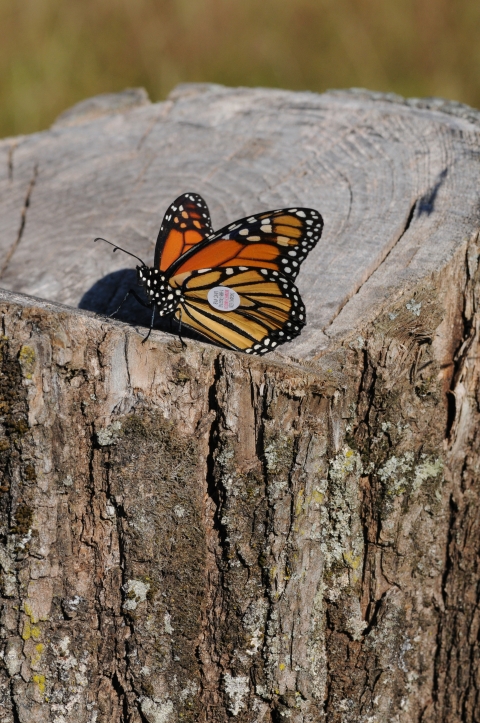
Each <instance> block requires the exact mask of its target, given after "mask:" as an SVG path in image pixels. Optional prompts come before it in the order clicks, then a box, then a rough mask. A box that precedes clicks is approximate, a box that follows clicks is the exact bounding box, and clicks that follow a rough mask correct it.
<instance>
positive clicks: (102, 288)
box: [0, 85, 480, 723]
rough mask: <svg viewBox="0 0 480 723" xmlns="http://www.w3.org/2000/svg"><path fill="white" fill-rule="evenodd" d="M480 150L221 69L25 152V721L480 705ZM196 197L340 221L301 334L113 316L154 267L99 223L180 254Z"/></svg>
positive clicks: (5, 193)
mask: <svg viewBox="0 0 480 723" xmlns="http://www.w3.org/2000/svg"><path fill="white" fill-rule="evenodd" d="M479 140H480V114H477V113H476V112H475V111H473V110H471V109H469V108H466V107H465V106H459V105H456V104H452V103H447V102H444V101H440V100H429V101H420V100H411V101H404V100H402V99H401V98H397V97H393V96H385V95H380V94H373V93H367V92H364V91H355V92H331V93H327V94H325V95H322V96H317V95H314V94H309V93H290V92H284V91H268V90H249V89H226V88H221V87H218V86H200V85H199V86H182V87H180V88H179V89H178V90H177V91H175V93H174V94H172V96H171V98H170V99H169V100H167V101H166V102H165V103H159V104H149V103H147V102H146V99H145V96H144V95H143V94H142V93H141V92H138V93H137V95H135V92H132V91H130V92H129V93H127V94H126V95H125V96H122V95H119V96H113V97H111V96H110V97H106V98H103V99H102V98H100V99H94V100H93V101H89V102H88V103H87V104H85V105H80V106H79V107H78V108H76V109H73V110H72V111H70V112H69V113H68V114H65V115H64V116H63V117H62V118H61V119H59V121H58V122H57V123H56V124H55V125H54V126H53V127H52V129H51V130H49V131H46V132H44V133H39V134H35V135H33V136H29V137H24V138H14V139H6V140H4V141H2V142H0V188H1V196H0V218H1V222H0V224H1V237H0V252H1V254H2V255H1V266H2V268H1V271H0V284H2V286H3V287H4V289H5V291H3V292H1V293H0V307H1V313H2V324H3V327H2V334H3V335H2V338H1V342H0V343H1V364H2V369H1V376H0V404H1V409H0V414H1V432H0V449H1V473H2V481H1V487H0V492H1V496H0V505H1V507H0V509H1V513H0V543H1V544H0V567H1V595H2V598H1V606H2V607H1V636H2V638H1V654H0V655H1V657H0V687H1V693H0V723H67V721H68V723H95V722H96V723H117V722H118V723H174V722H176V721H191V722H192V723H193V721H199V722H203V723H220V722H222V723H223V722H224V721H225V720H227V719H230V718H232V719H234V720H237V721H239V723H279V722H280V721H283V720H289V721H291V722H292V723H321V722H323V721H325V722H328V723H337V722H338V723H350V722H351V723H353V722H355V723H387V721H388V722H389V723H390V721H398V723H414V722H415V723H417V722H420V721H421V722H422V723H434V722H435V723H440V722H441V723H444V722H445V723H447V722H448V723H453V722H456V721H462V722H463V721H465V722H468V723H470V722H473V721H478V720H480V718H479V713H478V711H479V710H480V701H479V688H480V665H479V624H480V621H479V609H478V608H479V583H478V579H479V573H478V567H479V539H480V520H479V515H478V511H477V510H478V505H479V491H480V489H479V488H480V477H479V465H480V457H479V442H480V440H479V436H478V434H479V433H478V429H479V423H480V419H479V416H480V415H479V403H480V399H479V381H478V374H479V364H478V337H479V312H478V308H479V284H478V277H479V273H480V271H479V265H478V259H479V246H480V242H479V240H478V227H479V214H478V191H477V189H478V187H479V180H480V178H479V176H480V166H479V163H478V147H479ZM188 190H192V191H197V192H199V193H201V194H202V195H203V196H204V197H205V198H206V200H207V202H208V203H209V205H210V207H211V210H212V216H213V220H214V226H215V227H220V226H221V225H222V224H223V223H226V222H228V221H234V220H235V219H236V218H238V217H240V216H243V215H245V214H249V213H253V212H256V211H260V210H269V209H270V208H277V207H281V206H288V207H291V206H292V205H294V204H301V205H303V206H311V207H313V208H317V209H318V210H319V211H320V212H321V213H322V215H323V216H324V219H325V235H324V238H323V239H322V240H321V242H320V243H319V245H318V247H317V248H316V249H315V250H314V251H313V252H312V253H311V256H310V257H309V259H308V260H307V261H306V262H305V263H304V268H303V269H302V271H301V274H300V277H299V287H300V289H301V292H302V296H303V298H304V301H305V303H306V307H307V313H308V319H307V321H308V323H307V327H306V329H305V330H304V332H303V333H302V335H301V336H300V337H299V338H298V339H296V340H295V341H294V342H292V343H290V344H288V345H284V346H283V347H281V348H279V350H278V351H276V352H275V353H271V354H268V355H267V356H266V357H263V358H252V357H248V356H247V355H243V354H237V353H234V352H229V351H224V350H221V349H218V348H216V347H214V346H211V345H208V344H202V343H200V342H198V341H194V340H189V339H187V348H186V349H182V347H181V345H180V344H179V343H178V340H177V339H176V337H175V335H172V334H170V333H168V330H166V329H163V330H162V329H160V328H159V329H158V330H157V331H155V332H154V333H153V334H152V337H151V338H150V339H149V340H148V342H147V343H146V344H142V338H143V337H144V335H145V329H143V328H137V327H136V326H135V324H139V325H141V324H145V323H146V319H145V317H144V316H142V311H141V310H139V309H137V308H136V307H135V306H134V305H133V304H132V305H130V306H127V308H126V309H125V310H124V311H123V312H122V313H123V316H122V319H123V321H113V320H108V319H106V318H105V317H104V316H103V315H102V314H105V313H108V312H110V311H112V310H113V309H114V308H115V306H116V305H118V303H119V300H120V299H121V297H122V296H123V295H124V293H125V289H127V288H128V286H129V285H130V284H131V282H132V275H133V271H132V266H133V262H132V264H130V263H129V262H130V258H129V257H126V258H127V262H125V257H122V256H121V255H120V253H117V254H115V255H114V256H112V255H111V254H110V253H109V250H108V247H106V246H105V247H100V246H97V247H94V246H93V245H92V244H91V240H92V238H93V237H94V236H96V235H102V236H105V237H106V238H108V239H110V240H112V241H114V242H116V243H119V244H121V245H124V246H125V248H127V249H128V250H129V251H131V252H132V253H135V254H138V255H140V256H141V257H143V258H144V259H145V261H147V262H148V263H151V258H152V257H153V240H154V239H155V236H156V233H157V231H158V226H159V224H160V221H161V215H162V212H163V211H164V210H165V208H166V207H167V205H168V204H169V203H170V202H171V201H172V200H173V199H174V198H175V195H178V194H179V193H181V192H184V191H188ZM126 266H128V268H126ZM27 293H28V294H33V295H36V296H37V297H39V298H35V296H27V295H26V294H27ZM40 297H41V298H40ZM47 299H48V301H47ZM78 307H80V308H78Z"/></svg>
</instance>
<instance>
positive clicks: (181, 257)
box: [95, 193, 323, 354]
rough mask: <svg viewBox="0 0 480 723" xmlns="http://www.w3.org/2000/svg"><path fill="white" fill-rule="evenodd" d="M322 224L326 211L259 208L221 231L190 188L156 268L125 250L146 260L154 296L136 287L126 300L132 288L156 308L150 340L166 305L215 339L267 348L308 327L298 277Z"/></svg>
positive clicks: (168, 219) (240, 347)
mask: <svg viewBox="0 0 480 723" xmlns="http://www.w3.org/2000/svg"><path fill="white" fill-rule="evenodd" d="M322 229H323V219H322V217H321V215H320V214H319V213H318V211H315V210H313V209H311V208H288V209H280V210H277V211H268V212H264V213H258V214H254V215H253V216H248V217H246V218H242V219H240V220H239V221H235V222H234V223H231V224H230V225H228V226H225V227H224V228H222V229H220V231H216V232H214V231H213V229H212V225H211V221H210V213H209V210H208V207H207V204H206V203H205V201H204V200H203V198H202V197H201V196H199V195H198V194H197V193H184V194H182V195H181V196H179V197H178V198H177V199H176V200H175V201H174V202H173V203H172V204H171V206H170V207H169V208H168V210H167V212H166V213H165V216H164V219H163V222H162V225H161V227H160V231H159V234H158V238H157V243H156V247H155V260H154V265H153V268H149V267H148V266H147V265H146V264H145V263H144V262H143V261H142V260H141V259H140V258H139V257H138V256H135V255H134V254H130V252H129V251H126V252H125V253H128V254H129V255H130V256H134V258H136V259H137V260H138V261H140V263H141V266H137V280H138V283H139V285H141V286H143V287H144V289H145V292H146V295H147V302H145V301H143V300H142V299H141V298H140V297H139V296H138V295H137V294H136V293H135V291H133V290H130V291H129V292H127V294H126V296H125V298H124V299H123V301H122V304H123V302H124V301H125V300H126V298H127V296H128V295H129V294H132V295H133V296H134V297H135V298H136V299H137V301H139V302H140V303H141V304H143V305H144V306H147V307H149V308H152V320H151V324H150V331H149V332H148V334H147V336H146V337H145V339H144V341H146V340H147V339H148V337H149V336H150V333H151V331H152V328H153V322H154V317H155V311H158V314H159V315H160V316H171V317H172V316H173V317H174V318H175V319H176V320H177V321H178V322H179V324H180V329H181V327H182V325H183V326H186V327H188V328H190V329H192V330H194V331H195V332H197V333H199V334H201V335H202V336H203V337H205V338H206V339H208V340H209V341H211V342H213V343H214V344H217V345H219V346H223V347H226V348H228V349H234V350H236V351H243V352H245V353H247V354H265V353H266V352H268V351H271V350H272V349H274V348H275V347H276V346H278V345H279V344H283V343H284V342H286V341H290V340H291V339H293V338H294V337H296V336H298V335H299V334H300V332H301V330H302V327H303V326H305V307H304V305H303V301H302V299H301V296H300V293H299V291H298V289H297V287H296V286H295V284H294V283H293V281H294V280H295V278H296V276H297V274H298V272H299V270H300V264H301V263H302V261H304V259H305V257H306V256H307V254H308V253H309V252H310V251H311V250H312V249H313V247H314V246H315V244H316V243H317V241H318V240H319V238H320V236H321V233H322ZM99 240H102V241H105V240H106V239H100V238H96V239H95V241H99ZM107 243H110V241H107ZM110 245H111V246H114V251H116V250H117V249H119V250H121V251H124V249H120V247H119V246H116V245H115V244H110ZM122 304H120V306H119V307H118V309H117V310H116V311H115V312H114V314H115V313H117V311H118V310H119V309H120V307H121V305H122ZM112 316H113V314H112ZM182 343H183V342H182Z"/></svg>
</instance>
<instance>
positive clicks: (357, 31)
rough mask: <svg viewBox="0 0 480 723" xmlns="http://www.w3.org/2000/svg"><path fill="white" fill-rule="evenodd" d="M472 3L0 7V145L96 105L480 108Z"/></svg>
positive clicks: (92, 2)
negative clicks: (277, 101) (430, 100)
mask: <svg viewBox="0 0 480 723" xmlns="http://www.w3.org/2000/svg"><path fill="white" fill-rule="evenodd" d="M479 31H480V2H479V0H0V136H5V135H14V134H19V133H29V132H32V131H35V130H39V129H42V128H46V127H48V126H49V125H50V124H51V123H52V121H53V120H54V119H55V117H56V116H57V115H58V114H59V113H60V112H61V111H62V110H64V109H65V108H67V107H68V106H70V105H72V104H74V103H76V102H77V101H79V100H81V99H83V98H86V97H89V96H92V95H95V94H96V93H103V92H110V91H116V90H122V89H123V88H126V87H132V86H139V85H141V86H144V87H145V88H146V89H147V91H148V92H149V94H150V97H151V98H152V100H161V99H163V98H165V96H166V95H167V94H168V92H169V91H170V90H171V89H172V88H173V87H174V86H175V85H176V84H177V83H179V82H188V81H208V82H216V83H224V84H227V85H248V86H258V85H262V86H274V87H282V88H292V89H309V90H314V91H324V90H326V89H328V88H343V87H351V86H357V87H358V86H361V87H366V88H370V89H373V90H382V91H394V92H397V93H400V94H402V95H407V96H411V95H415V96H426V95H437V96H443V97H446V98H452V99H455V100H460V101H462V102H465V103H469V104H470V105H473V106H477V107H478V106H480V42H479V40H480V38H479V34H480V33H479Z"/></svg>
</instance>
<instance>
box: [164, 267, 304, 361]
mask: <svg viewBox="0 0 480 723" xmlns="http://www.w3.org/2000/svg"><path fill="white" fill-rule="evenodd" d="M169 283H170V285H171V286H173V287H174V288H180V289H181V290H182V301H181V303H180V305H179V306H178V307H177V310H176V312H175V316H176V318H177V320H178V321H181V323H182V326H188V327H190V328H191V329H194V330H195V331H196V332H198V333H200V334H202V335H203V336H204V337H206V338H207V339H209V340H210V341H211V342H213V343H214V344H218V345H220V346H224V347H226V348H228V349H235V350H237V351H243V352H246V353H247V354H248V353H249V354H252V353H253V354H264V353H266V352H268V351H271V350H272V349H274V348H275V347H276V346H278V344H281V343H283V342H285V341H290V339H293V338H294V337H295V336H298V334H300V332H301V330H302V327H303V326H304V325H305V307H304V305H303V302H302V299H301V297H300V294H299V292H298V289H297V288H296V286H295V285H294V284H293V282H292V281H291V280H290V279H289V278H286V277H285V276H283V275H282V274H280V273H279V272H278V271H276V270H272V269H259V268H256V267H254V268H248V267H234V266H227V267H221V268H216V269H206V270H195V271H188V272H184V273H182V274H179V275H176V276H174V277H172V278H171V279H170V282H169ZM219 287H223V289H225V288H227V289H229V290H233V291H234V292H236V294H237V296H236V297H234V298H235V299H236V303H238V306H237V307H236V308H234V309H233V310H231V311H221V310H219V309H218V308H215V306H213V305H212V303H210V301H209V292H210V291H212V290H218V288H219Z"/></svg>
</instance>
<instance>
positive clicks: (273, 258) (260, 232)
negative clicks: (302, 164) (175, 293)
mask: <svg viewBox="0 0 480 723" xmlns="http://www.w3.org/2000/svg"><path fill="white" fill-rule="evenodd" d="M322 229H323V219H322V217H321V215H320V214H319V213H318V211H315V210H314V209H311V208H290V209H281V210H278V211H269V212H266V213H260V214H257V215H254V216H249V217H248V218H242V219H240V220H239V221H236V222H235V223H232V224H230V226H225V228H222V229H221V230H220V231H217V232H216V233H214V234H211V235H210V236H208V238H206V239H205V240H204V241H202V242H201V243H199V244H197V245H196V246H195V247H193V246H191V247H190V249H189V250H186V252H185V253H184V254H183V255H182V256H181V257H179V256H176V258H175V260H174V261H172V262H170V263H171V266H169V267H168V263H167V261H169V259H168V260H167V259H165V261H164V259H163V257H162V265H161V268H162V269H167V267H168V269H167V275H168V276H174V275H177V274H183V273H185V272H187V271H198V270H199V269H218V268H226V267H227V266H228V267H246V268H252V267H257V268H263V269H272V270H273V269H275V270H277V271H280V272H281V273H282V274H283V275H284V276H288V277H289V278H291V279H295V278H296V276H297V274H298V272H299V270H300V264H301V263H302V261H303V260H304V259H305V257H306V256H307V254H308V253H309V252H310V251H311V250H312V249H313V247H314V246H315V244H316V243H317V241H318V240H319V238H320V236H321V234H322Z"/></svg>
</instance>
